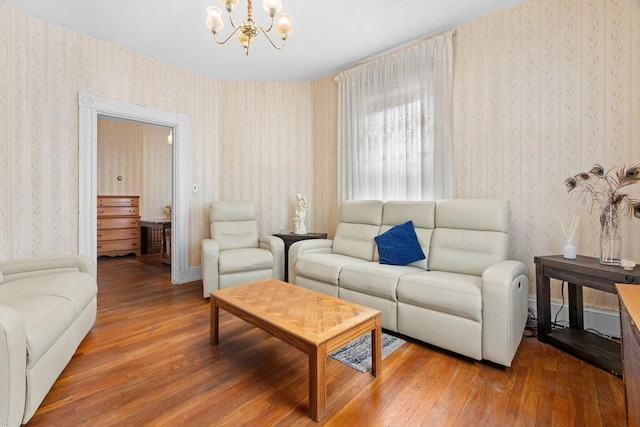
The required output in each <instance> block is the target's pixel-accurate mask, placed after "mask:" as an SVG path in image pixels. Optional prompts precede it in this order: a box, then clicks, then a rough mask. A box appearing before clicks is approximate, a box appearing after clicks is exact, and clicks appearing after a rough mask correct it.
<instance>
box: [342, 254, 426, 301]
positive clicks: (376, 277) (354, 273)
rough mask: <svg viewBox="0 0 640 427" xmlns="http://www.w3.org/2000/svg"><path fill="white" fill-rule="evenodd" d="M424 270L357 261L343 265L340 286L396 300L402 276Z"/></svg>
mask: <svg viewBox="0 0 640 427" xmlns="http://www.w3.org/2000/svg"><path fill="white" fill-rule="evenodd" d="M421 271H424V270H422V269H420V268H418V267H412V266H408V265H407V266H405V265H384V264H383V265H381V264H378V263H377V262H357V263H353V264H348V265H345V266H344V267H342V271H340V279H339V282H340V288H343V289H350V290H352V291H356V292H360V293H363V294H367V295H372V296H376V297H380V298H385V299H388V300H390V301H396V300H397V298H396V286H397V285H398V280H399V279H400V276H403V275H405V274H416V273H420V272H421Z"/></svg>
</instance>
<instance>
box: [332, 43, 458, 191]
mask: <svg viewBox="0 0 640 427" xmlns="http://www.w3.org/2000/svg"><path fill="white" fill-rule="evenodd" d="M452 38H453V33H452V32H451V33H448V34H445V35H441V36H438V37H435V38H432V39H429V40H427V41H424V42H420V43H419V44H416V45H414V46H411V47H409V48H406V49H404V50H401V51H398V52H395V53H392V54H389V55H386V56H384V57H382V58H379V59H375V60H372V61H370V62H367V63H365V64H363V65H360V66H357V67H354V68H352V69H349V70H347V71H344V72H342V73H341V74H340V75H338V77H337V78H336V79H337V81H338V92H339V101H338V147H339V149H338V163H339V164H338V167H339V169H338V170H339V178H338V179H339V188H340V195H339V196H340V200H369V199H376V200H437V199H441V198H445V197H452V196H453V188H454V187H453V173H452V154H451V152H452V149H451V123H452V120H451V116H452V107H451V96H452V74H453V64H452V63H453V46H452V45H453V43H452Z"/></svg>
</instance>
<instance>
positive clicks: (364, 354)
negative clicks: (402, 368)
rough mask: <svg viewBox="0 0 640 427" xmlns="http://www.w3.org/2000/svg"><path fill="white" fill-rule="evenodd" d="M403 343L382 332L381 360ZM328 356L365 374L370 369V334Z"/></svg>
mask: <svg viewBox="0 0 640 427" xmlns="http://www.w3.org/2000/svg"><path fill="white" fill-rule="evenodd" d="M404 343H405V341H404V340H402V339H400V338H396V337H394V336H393V335H389V334H385V333H384V332H383V333H382V358H383V359H384V358H385V357H387V356H388V355H390V354H391V353H393V352H394V351H395V350H396V349H398V348H399V347H400V346H401V345H402V344H404ZM329 356H331V357H333V358H334V359H336V360H337V361H339V362H342V363H344V364H345V365H347V366H350V367H352V368H353V369H356V370H358V371H360V372H367V371H368V370H370V369H371V333H366V334H364V335H362V336H360V338H356V339H355V340H353V341H351V342H350V343H348V344H346V345H345V346H343V347H342V348H339V349H337V350H336V351H334V352H333V353H331V354H330V355H329Z"/></svg>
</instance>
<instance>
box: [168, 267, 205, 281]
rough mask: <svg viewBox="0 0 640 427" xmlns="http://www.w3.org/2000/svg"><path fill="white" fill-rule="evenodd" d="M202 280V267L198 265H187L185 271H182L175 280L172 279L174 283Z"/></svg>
mask: <svg viewBox="0 0 640 427" xmlns="http://www.w3.org/2000/svg"><path fill="white" fill-rule="evenodd" d="M197 280H202V268H201V267H200V266H199V265H198V266H196V267H189V269H188V270H187V271H184V272H182V273H181V274H180V275H179V277H178V280H177V281H174V282H173V284H174V285H182V284H184V283H189V282H195V281H197Z"/></svg>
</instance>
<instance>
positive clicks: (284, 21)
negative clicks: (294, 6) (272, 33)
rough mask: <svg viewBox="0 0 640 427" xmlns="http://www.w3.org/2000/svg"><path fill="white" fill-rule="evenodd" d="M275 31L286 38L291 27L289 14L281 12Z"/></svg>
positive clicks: (289, 33)
mask: <svg viewBox="0 0 640 427" xmlns="http://www.w3.org/2000/svg"><path fill="white" fill-rule="evenodd" d="M276 31H277V32H278V34H280V35H281V36H282V38H283V39H286V38H287V37H288V36H290V35H291V33H292V32H293V29H292V27H291V16H289V15H287V14H282V15H280V16H279V17H278V26H277V27H276Z"/></svg>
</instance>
